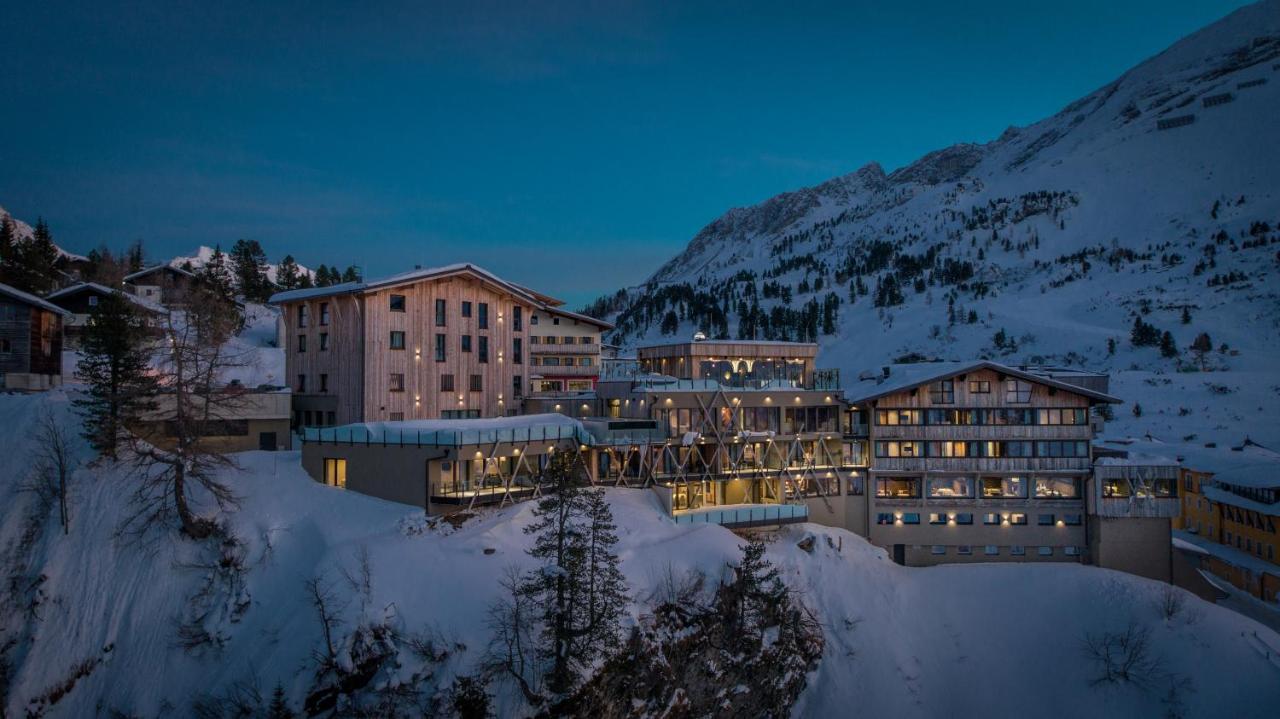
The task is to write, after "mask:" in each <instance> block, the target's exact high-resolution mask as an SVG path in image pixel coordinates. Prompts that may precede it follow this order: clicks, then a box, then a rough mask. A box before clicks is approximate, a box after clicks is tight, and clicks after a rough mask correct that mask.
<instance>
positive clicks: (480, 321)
mask: <svg viewBox="0 0 1280 719" xmlns="http://www.w3.org/2000/svg"><path fill="white" fill-rule="evenodd" d="M476 324H477V326H479V327H480V329H482V330H487V329H489V303H488V302H481V303H480V316H479V317H478V318H477V319H476Z"/></svg>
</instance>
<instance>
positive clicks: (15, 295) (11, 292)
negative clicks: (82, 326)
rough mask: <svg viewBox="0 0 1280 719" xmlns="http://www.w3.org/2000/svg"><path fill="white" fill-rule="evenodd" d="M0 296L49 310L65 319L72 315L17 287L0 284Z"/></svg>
mask: <svg viewBox="0 0 1280 719" xmlns="http://www.w3.org/2000/svg"><path fill="white" fill-rule="evenodd" d="M0 295H4V296H6V297H8V298H10V299H14V300H18V301H19V302H25V303H26V304H29V305H33V306H35V307H39V308H40V309H44V310H49V311H50V312H55V313H57V314H59V315H62V316H63V317H65V316H67V315H69V314H71V313H70V312H67V311H66V310H64V309H62V308H61V307H59V306H57V305H55V304H52V303H50V302H46V301H44V300H42V299H40V298H39V297H36V296H35V295H33V294H31V293H29V292H23V291H22V290H20V289H18V288H16V287H10V286H9V285H5V284H0Z"/></svg>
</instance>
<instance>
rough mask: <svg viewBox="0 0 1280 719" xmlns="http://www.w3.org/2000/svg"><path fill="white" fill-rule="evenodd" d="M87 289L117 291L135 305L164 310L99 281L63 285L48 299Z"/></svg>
mask: <svg viewBox="0 0 1280 719" xmlns="http://www.w3.org/2000/svg"><path fill="white" fill-rule="evenodd" d="M85 290H94V291H96V292H99V293H101V294H104V295H105V294H112V293H115V294H118V295H120V296H121V297H124V298H125V299H127V300H129V301H130V302H132V303H134V304H135V305H138V306H139V307H141V308H143V309H145V310H149V311H151V312H164V308H163V307H161V306H159V305H157V304H155V303H152V302H148V301H146V300H145V299H143V298H141V297H139V296H137V295H135V294H130V293H128V292H125V291H124V290H120V289H115V288H111V287H107V286H106V285H100V284H98V283H97V282H77V283H76V284H74V285H70V286H67V287H63V288H62V289H60V290H58V291H57V292H53V293H51V294H50V295H49V296H48V299H51V300H52V299H56V298H59V297H69V296H71V295H74V294H77V293H80V292H83V291H85Z"/></svg>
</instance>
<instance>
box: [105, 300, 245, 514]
mask: <svg viewBox="0 0 1280 719" xmlns="http://www.w3.org/2000/svg"><path fill="white" fill-rule="evenodd" d="M242 322H243V319H242V317H241V316H240V313H239V309H238V308H237V307H236V305H235V304H234V303H232V302H230V301H228V300H227V299H225V298H224V297H223V296H222V295H221V294H219V293H217V292H214V291H212V290H209V289H206V288H204V287H203V286H202V285H199V284H197V285H196V286H195V287H194V288H193V289H192V290H191V291H190V293H189V295H188V297H187V298H186V302H185V305H184V309H183V310H181V311H171V312H170V313H169V314H168V316H167V317H166V318H165V320H164V322H163V333H164V339H163V340H162V351H161V355H162V357H161V361H160V362H159V365H158V367H157V377H156V379H157V383H156V384H157V386H158V391H159V394H158V396H157V401H156V409H155V410H154V411H153V412H152V413H150V414H149V415H146V417H147V418H149V419H150V420H151V421H147V422H142V423H140V425H139V427H138V428H137V431H136V432H135V433H134V435H133V437H132V439H131V443H130V444H131V449H132V451H133V456H134V458H135V461H136V463H137V468H138V480H139V483H138V486H137V489H136V490H135V491H134V500H135V501H134V513H133V514H132V515H131V516H130V517H129V518H128V519H127V520H126V522H125V529H126V530H127V531H129V532H132V533H137V534H141V533H144V532H145V531H146V530H147V529H149V528H150V527H153V526H155V525H156V524H158V523H163V522H165V521H167V520H168V519H169V517H170V516H171V514H176V515H177V517H178V520H179V522H180V524H181V528H182V532H183V534H185V535H186V536H188V537H190V538H192V539H204V538H206V537H209V536H212V535H215V534H217V533H218V532H219V523H218V522H217V521H216V520H214V519H211V518H209V517H206V516H201V515H200V513H199V512H198V511H197V510H196V509H195V508H193V505H192V501H193V496H192V491H193V490H197V489H198V490H200V491H202V492H203V494H205V495H207V498H208V499H209V500H212V502H213V503H214V504H216V506H217V507H218V509H220V510H222V509H226V508H228V507H233V506H235V505H236V497H235V494H234V493H233V492H232V491H231V488H230V487H228V486H227V485H226V484H224V483H223V482H222V481H221V480H220V479H219V478H218V475H219V474H220V473H221V472H222V471H223V470H226V469H228V468H234V467H235V463H234V462H233V461H232V460H231V458H230V457H228V456H226V455H225V454H223V453H222V452H220V451H219V449H218V447H216V446H214V445H212V444H211V443H210V442H209V441H208V439H207V438H208V437H209V436H210V435H214V434H225V432H224V431H219V429H220V428H221V427H222V426H223V425H224V424H225V423H227V422H231V421H236V420H235V418H237V417H239V416H241V415H242V413H243V409H244V408H245V407H246V406H247V405H248V403H249V401H250V398H249V396H248V395H247V393H246V392H245V390H244V388H242V387H240V386H239V385H238V384H235V383H229V382H228V377H229V376H230V375H231V374H232V373H233V372H234V371H235V370H237V369H239V368H242V367H245V366H247V365H248V364H249V361H250V356H249V350H238V349H236V348H235V347H234V346H233V344H232V343H231V342H230V340H231V339H232V338H233V337H234V336H235V334H236V333H237V332H238V331H239V329H240V327H241V325H242ZM201 499H204V498H203V497H199V496H197V497H196V501H200V500H201Z"/></svg>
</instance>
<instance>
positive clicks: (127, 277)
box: [124, 265, 195, 282]
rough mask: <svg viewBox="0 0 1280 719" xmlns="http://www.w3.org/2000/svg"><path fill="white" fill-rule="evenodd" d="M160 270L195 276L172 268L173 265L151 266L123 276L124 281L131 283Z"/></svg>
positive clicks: (179, 268) (180, 269)
mask: <svg viewBox="0 0 1280 719" xmlns="http://www.w3.org/2000/svg"><path fill="white" fill-rule="evenodd" d="M160 270H172V271H174V272H177V273H178V274H182V275H186V276H187V277H195V274H193V273H191V272H188V271H186V270H184V269H182V268H181V267H174V266H173V265H152V266H151V267H144V268H142V269H140V270H138V271H137V272H131V273H129V274H127V275H125V276H124V281H125V282H132V281H134V280H136V279H138V278H139V277H146V276H147V275H149V274H152V273H153V272H157V271H160Z"/></svg>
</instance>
